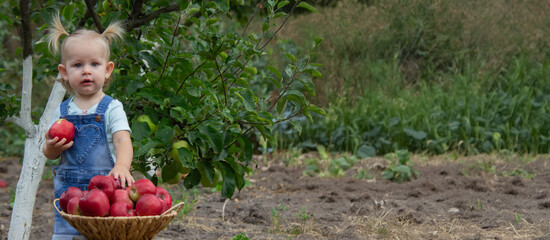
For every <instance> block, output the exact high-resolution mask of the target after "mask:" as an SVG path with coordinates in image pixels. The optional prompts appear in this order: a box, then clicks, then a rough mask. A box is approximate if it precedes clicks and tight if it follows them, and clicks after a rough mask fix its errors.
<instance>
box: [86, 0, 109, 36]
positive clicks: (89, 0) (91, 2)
mask: <svg viewBox="0 0 550 240" xmlns="http://www.w3.org/2000/svg"><path fill="white" fill-rule="evenodd" d="M84 2H86V7H87V8H88V13H90V16H91V17H92V20H94V24H95V26H96V27H97V30H99V32H100V33H102V32H103V31H105V27H104V26H103V24H102V23H101V20H99V16H98V15H97V14H96V12H95V10H94V5H95V4H96V1H94V0H84Z"/></svg>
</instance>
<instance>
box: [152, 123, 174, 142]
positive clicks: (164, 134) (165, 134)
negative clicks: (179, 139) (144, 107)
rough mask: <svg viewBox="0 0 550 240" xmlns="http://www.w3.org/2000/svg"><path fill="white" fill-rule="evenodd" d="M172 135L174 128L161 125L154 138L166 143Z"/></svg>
mask: <svg viewBox="0 0 550 240" xmlns="http://www.w3.org/2000/svg"><path fill="white" fill-rule="evenodd" d="M173 137H174V129H173V128H171V127H169V126H161V127H160V128H159V129H158V130H157V132H156V133H155V138H158V139H159V140H161V141H162V142H163V143H165V144H168V143H169V142H170V141H171V140H172V138H173Z"/></svg>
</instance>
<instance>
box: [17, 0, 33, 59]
mask: <svg viewBox="0 0 550 240" xmlns="http://www.w3.org/2000/svg"><path fill="white" fill-rule="evenodd" d="M20 10H21V25H22V26H21V27H22V31H23V36H21V41H22V44H23V59H25V58H27V57H29V56H32V54H33V52H32V31H31V16H30V2H29V0H21V2H20Z"/></svg>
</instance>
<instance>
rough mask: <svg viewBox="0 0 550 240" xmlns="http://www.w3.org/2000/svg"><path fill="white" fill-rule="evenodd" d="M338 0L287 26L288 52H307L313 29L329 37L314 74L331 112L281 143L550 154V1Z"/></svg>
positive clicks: (284, 44) (320, 99)
mask: <svg viewBox="0 0 550 240" xmlns="http://www.w3.org/2000/svg"><path fill="white" fill-rule="evenodd" d="M336 5H337V6H336V7H330V8H319V14H316V15H301V16H298V17H296V18H293V19H292V20H291V21H290V22H289V24H288V27H287V28H286V29H283V30H282V32H281V37H280V39H281V40H280V41H279V43H280V44H279V45H278V46H277V48H278V50H281V51H282V52H284V51H293V52H295V51H300V49H306V48H305V46H306V44H308V43H307V42H306V41H305V39H311V37H312V36H314V35H320V36H322V37H323V38H324V42H323V43H322V45H321V49H320V52H319V53H318V54H317V59H316V60H317V61H318V62H320V63H321V64H322V68H323V69H322V70H321V72H322V73H323V77H322V78H317V79H314V81H315V84H316V88H317V92H318V94H317V96H315V97H314V98H313V100H312V101H313V102H316V103H318V104H321V105H323V106H325V109H326V110H327V113H328V114H327V117H326V118H322V117H317V118H315V121H314V123H313V124H306V123H305V124H304V126H303V128H302V131H301V134H299V133H298V132H290V133H289V132H288V131H286V132H284V134H283V133H281V134H280V135H279V136H280V140H279V146H280V147H282V148H286V147H290V146H292V147H301V148H302V149H305V150H306V151H309V150H315V146H316V145H323V146H326V148H327V149H328V150H329V151H334V152H351V153H357V152H358V151H359V149H365V148H369V149H374V151H375V153H376V154H377V155H384V154H386V153H389V152H394V151H396V150H398V149H407V150H408V151H411V152H425V153H429V154H442V153H447V152H454V151H456V152H459V153H460V154H479V153H492V152H499V151H502V150H508V151H511V152H518V153H532V154H538V153H548V151H549V149H550V135H549V132H550V102H549V101H548V100H549V99H550V95H548V94H547V93H548V92H550V87H549V86H550V82H549V81H550V79H549V78H548V77H547V76H548V73H550V64H549V63H550V54H548V53H550V47H548V46H550V42H549V40H548V39H547V38H545V37H544V36H546V35H547V34H549V33H550V26H547V24H544V23H545V22H547V21H548V20H550V19H549V17H548V16H547V14H545V12H547V11H548V10H550V5H548V4H545V3H543V2H536V1H532V2H527V3H525V4H519V3H517V2H506V3H505V2H504V1H488V2H486V1H482V2H479V1H466V0H461V1H420V0H417V1H370V4H368V5H367V4H362V3H359V2H357V1H351V0H343V1H339V3H338V4H336ZM527 15H528V17H524V16H527ZM317 26H323V28H318V27H317ZM274 52H277V51H274ZM274 59H277V58H274ZM304 122H305V119H304ZM281 132H282V131H281Z"/></svg>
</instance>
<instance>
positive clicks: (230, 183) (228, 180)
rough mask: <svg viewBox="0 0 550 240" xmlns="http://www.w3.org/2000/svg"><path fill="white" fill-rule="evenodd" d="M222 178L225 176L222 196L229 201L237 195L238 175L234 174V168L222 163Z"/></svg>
mask: <svg viewBox="0 0 550 240" xmlns="http://www.w3.org/2000/svg"><path fill="white" fill-rule="evenodd" d="M221 164H222V176H223V185H222V196H223V197H226V198H228V199H231V198H232V197H233V193H235V186H236V183H235V178H236V175H235V173H234V172H233V168H232V167H231V165H229V164H228V163H227V162H225V161H222V162H221Z"/></svg>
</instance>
